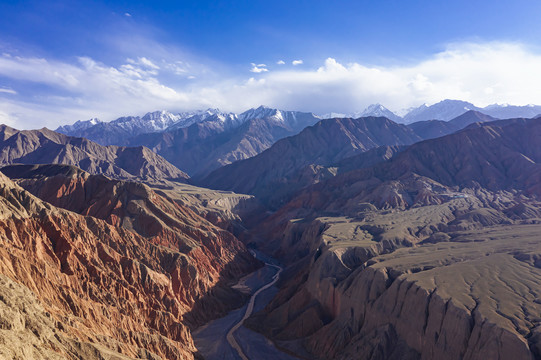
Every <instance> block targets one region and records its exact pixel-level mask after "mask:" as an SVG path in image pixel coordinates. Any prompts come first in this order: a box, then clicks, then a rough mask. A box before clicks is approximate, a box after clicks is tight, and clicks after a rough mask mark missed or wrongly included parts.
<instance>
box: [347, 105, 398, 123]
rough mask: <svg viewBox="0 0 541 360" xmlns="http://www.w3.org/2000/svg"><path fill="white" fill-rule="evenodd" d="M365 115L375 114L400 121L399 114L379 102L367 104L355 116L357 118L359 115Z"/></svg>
mask: <svg viewBox="0 0 541 360" xmlns="http://www.w3.org/2000/svg"><path fill="white" fill-rule="evenodd" d="M355 115H357V114H355ZM367 116H376V117H380V116H383V117H386V118H387V119H389V120H392V121H394V122H402V118H401V117H400V116H398V115H396V114H395V113H394V112H392V111H391V110H389V109H387V108H386V107H385V106H383V105H381V104H372V105H370V106H368V107H367V108H366V109H364V110H363V111H362V112H360V113H359V114H358V116H355V117H356V118H359V117H367Z"/></svg>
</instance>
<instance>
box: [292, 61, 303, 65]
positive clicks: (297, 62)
mask: <svg viewBox="0 0 541 360" xmlns="http://www.w3.org/2000/svg"><path fill="white" fill-rule="evenodd" d="M291 63H292V64H293V65H294V66H297V65H301V64H302V63H303V61H302V60H293V61H292V62H291Z"/></svg>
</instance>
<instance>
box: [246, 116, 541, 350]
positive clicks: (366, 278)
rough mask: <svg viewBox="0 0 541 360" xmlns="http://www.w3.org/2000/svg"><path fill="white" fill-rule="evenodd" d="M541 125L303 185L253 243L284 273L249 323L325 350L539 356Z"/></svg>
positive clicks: (487, 129) (423, 148) (476, 129)
mask: <svg viewBox="0 0 541 360" xmlns="http://www.w3.org/2000/svg"><path fill="white" fill-rule="evenodd" d="M540 131H541V122H540V121H539V120H524V119H516V120H507V121H501V122H491V123H487V124H477V125H475V126H472V127H470V128H467V129H465V130H463V131H461V132H458V133H455V134H452V135H449V136H446V137H442V138H439V139H434V140H428V141H423V142H420V143H417V144H415V145H412V146H410V147H409V148H408V149H406V150H404V151H403V152H400V153H398V154H397V155H395V156H393V157H392V159H391V160H390V161H386V162H383V163H380V164H377V165H375V166H373V167H370V168H366V169H361V170H354V171H350V172H347V173H344V174H338V175H337V176H334V177H332V178H330V179H328V180H324V181H322V182H320V183H319V184H316V185H313V186H311V187H309V188H307V189H305V190H304V191H302V192H301V194H300V195H299V196H297V197H295V198H294V199H293V200H292V201H291V202H290V203H288V204H287V205H286V206H284V207H282V208H281V209H280V210H279V211H277V212H275V213H273V214H272V215H271V216H270V217H269V218H268V219H267V221H266V222H265V223H264V224H263V225H261V226H260V227H259V228H258V229H257V231H260V233H258V232H257V231H256V236H254V238H253V241H254V243H255V244H257V245H259V246H260V247H262V248H264V249H267V250H269V249H270V248H275V249H279V250H278V251H275V255H277V256H278V257H280V258H281V259H283V260H284V261H285V262H286V263H287V264H288V265H289V268H288V269H286V270H285V271H284V274H290V277H289V279H286V280H284V281H283V283H282V288H281V291H280V293H279V294H278V296H277V297H275V299H274V300H273V301H272V302H271V303H270V304H269V305H268V306H267V308H266V309H265V310H264V311H262V312H261V313H259V314H257V315H256V316H255V317H253V318H252V319H251V320H250V326H251V327H253V328H255V329H258V330H259V331H262V332H264V333H265V334H266V335H267V336H269V337H271V338H272V339H274V341H275V342H276V343H277V344H278V345H279V346H281V347H283V348H286V349H288V350H289V351H292V352H294V353H297V354H299V355H301V356H305V357H306V356H308V357H313V358H318V359H351V358H359V359H434V358H437V359H482V358H498V357H499V358H514V359H535V358H539V357H540V356H541V353H540V351H539V350H540V346H541V336H540V334H539V331H540V330H539V329H540V322H541V318H539V316H538V314H539V313H540V311H541V308H540V307H539V301H538V300H537V299H538V297H539V295H540V293H539V289H538V286H537V284H538V282H539V280H540V279H541V272H540V270H539V269H540V267H539V259H541V256H540V255H539V252H540V251H541V239H540V238H539V236H538V233H539V231H540V230H541V227H540V225H539V224H540V223H541V216H540V215H541V212H540V209H541V203H539V192H538V190H539V184H540V183H541V178H539V174H540V173H541V172H540V169H541V168H540V167H539V164H540V163H541V157H540V154H541V153H540V152H539V147H538V146H537V145H538V144H539V136H540V134H541V132H540ZM518 139H520V140H518ZM263 233H266V234H272V235H271V236H270V238H267V239H265V241H261V240H259V239H260V236H262V234H263ZM293 274H296V276H294V275H293ZM305 352H308V354H309V355H306V354H305Z"/></svg>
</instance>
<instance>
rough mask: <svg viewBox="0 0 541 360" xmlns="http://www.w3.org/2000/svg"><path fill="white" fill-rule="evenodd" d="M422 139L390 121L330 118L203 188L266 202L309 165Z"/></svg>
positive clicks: (208, 180) (216, 176)
mask: <svg viewBox="0 0 541 360" xmlns="http://www.w3.org/2000/svg"><path fill="white" fill-rule="evenodd" d="M419 140H420V138H419V137H418V136H417V135H415V134H414V133H413V131H412V130H411V129H409V128H408V127H406V126H405V125H399V124H396V123H395V122H393V121H391V120H388V119H386V118H375V117H367V118H359V119H327V120H322V121H320V122H318V123H317V124H316V125H314V126H310V127H308V128H306V129H304V130H303V131H302V132H301V133H299V134H298V135H295V136H292V137H289V138H285V139H282V140H280V141H278V142H277V143H276V144H274V145H273V146H272V147H271V148H269V149H268V150H266V151H264V152H263V153H261V154H259V155H257V156H255V157H253V158H251V159H247V160H244V161H239V162H236V163H234V164H231V165H228V166H225V167H223V168H221V169H218V170H216V171H214V172H212V173H211V174H210V175H209V176H207V177H206V178H205V179H203V180H202V181H201V184H202V185H203V186H207V187H210V188H217V189H227V190H232V191H235V192H240V193H245V194H255V195H257V196H258V197H260V198H263V199H265V198H266V197H268V196H269V195H270V194H269V192H273V191H274V190H273V189H274V187H273V186H274V185H276V184H279V183H287V182H288V179H289V178H290V177H291V176H294V174H295V173H296V172H297V171H299V170H300V169H303V168H304V167H306V166H309V165H316V166H317V165H323V166H326V165H331V164H333V163H336V162H338V161H340V160H342V159H344V158H347V157H349V156H353V155H355V154H358V153H361V152H364V151H367V150H369V149H372V148H375V147H378V146H382V145H403V144H412V143H414V142H416V141H419Z"/></svg>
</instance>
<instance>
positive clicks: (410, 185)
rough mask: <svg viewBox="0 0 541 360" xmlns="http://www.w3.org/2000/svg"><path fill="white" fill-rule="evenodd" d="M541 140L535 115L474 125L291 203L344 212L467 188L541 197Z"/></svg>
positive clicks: (442, 196)
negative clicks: (360, 206)
mask: <svg viewBox="0 0 541 360" xmlns="http://www.w3.org/2000/svg"><path fill="white" fill-rule="evenodd" d="M540 141H541V121H540V120H536V119H531V120H525V119H518V120H515V121H509V120H502V121H496V122H491V123H487V124H485V125H483V126H474V127H472V128H467V129H465V130H463V131H460V132H458V133H455V134H452V135H448V136H445V137H442V138H438V139H433V140H426V141H423V142H420V143H417V144H414V145H412V146H410V147H409V148H408V149H407V150H405V151H403V152H402V153H400V154H398V155H396V156H395V157H393V158H392V160H391V161H389V162H386V163H382V164H379V165H376V166H374V167H371V168H368V169H362V170H354V171H351V172H348V173H345V174H343V175H340V176H337V177H335V178H332V179H330V180H328V181H325V182H323V183H321V184H317V185H314V186H313V187H311V188H308V189H306V191H305V192H304V193H303V194H301V195H300V196H299V197H298V198H297V199H296V200H294V204H292V205H291V206H290V207H291V208H292V209H293V208H298V207H299V206H301V207H308V208H311V209H314V210H315V211H321V210H323V209H327V210H332V211H339V209H341V210H340V211H342V212H344V211H347V209H348V208H353V207H355V204H360V203H365V202H371V203H374V204H376V205H377V206H379V207H402V208H406V207H410V206H415V205H426V204H429V203H431V202H436V203H439V202H443V201H446V199H448V197H449V196H450V194H453V193H454V192H456V191H461V189H463V188H470V189H477V188H485V189H487V190H489V191H494V192H495V191H513V190H519V191H521V192H523V193H524V194H525V195H527V196H530V195H533V194H537V195H539V194H540V192H541V186H540V185H539V184H540V183H541V181H540V179H541V150H540V148H539V146H538V144H539V143H540ZM344 206H345V207H344Z"/></svg>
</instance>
